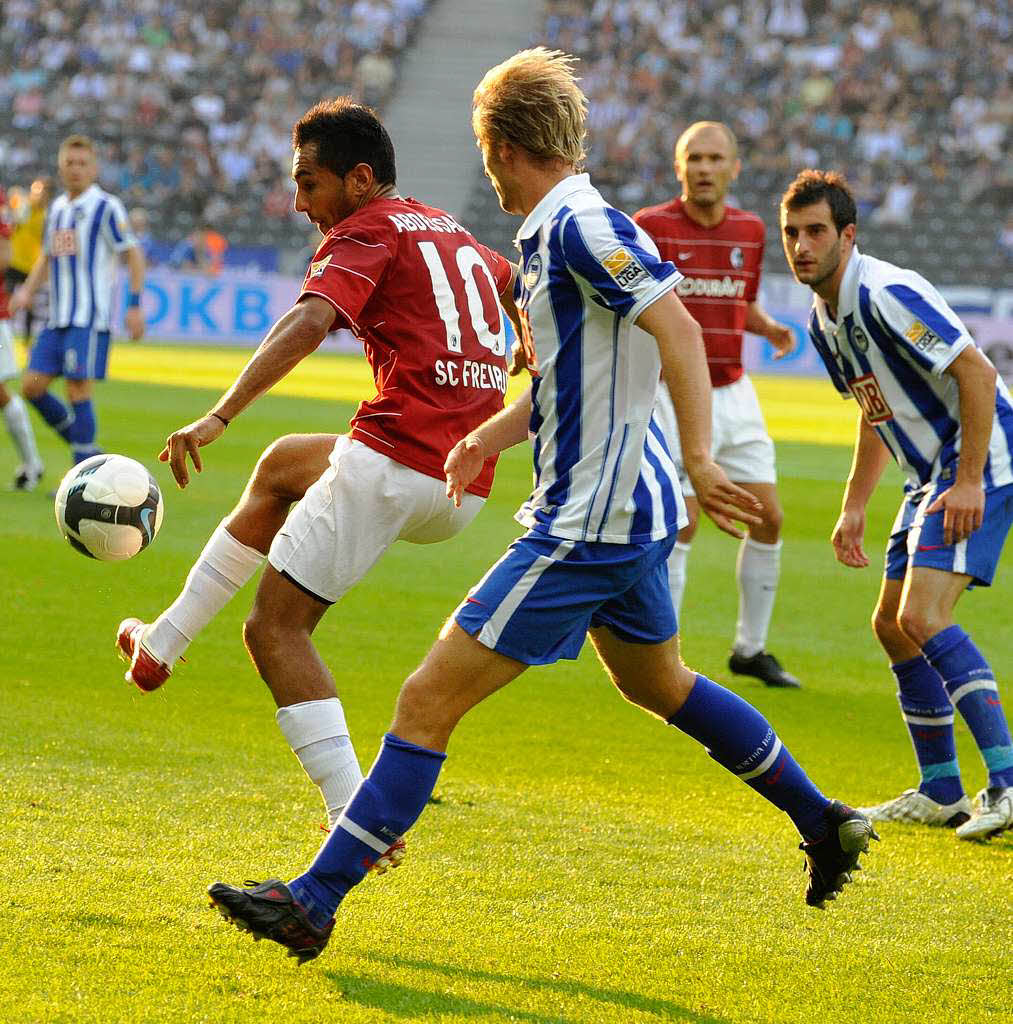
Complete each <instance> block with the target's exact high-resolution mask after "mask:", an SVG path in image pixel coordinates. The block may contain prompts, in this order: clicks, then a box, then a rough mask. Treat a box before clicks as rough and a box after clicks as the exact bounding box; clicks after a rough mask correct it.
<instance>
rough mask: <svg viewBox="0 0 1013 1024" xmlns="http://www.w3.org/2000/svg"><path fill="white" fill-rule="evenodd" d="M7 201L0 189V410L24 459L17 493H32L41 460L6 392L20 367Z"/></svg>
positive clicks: (17, 402) (14, 398)
mask: <svg viewBox="0 0 1013 1024" xmlns="http://www.w3.org/2000/svg"><path fill="white" fill-rule="evenodd" d="M5 209H6V199H5V197H4V194H3V190H2V189H0V409H2V410H3V416H4V423H5V424H6V426H7V432H8V433H9V434H10V435H11V440H12V441H13V442H14V447H15V448H16V449H17V452H18V455H19V456H20V457H21V465H20V466H19V467H18V468H17V470H15V473H14V485H13V486H14V490H17V491H31V490H34V489H35V487H36V486H37V485H38V483H39V479H40V478H41V477H42V469H43V467H42V459H41V458H39V449H38V448H37V447H36V444H35V433H34V432H33V430H32V421H31V420H30V419H29V418H28V407H27V406H26V405H25V403H24V400H23V399H22V398H21V396H20V395H19V394H16V393H12V392H11V391H10V390H9V389H8V388H7V381H11V380H16V379H17V377H18V363H17V359H16V358H15V355H14V337H13V335H12V334H11V327H10V320H9V319H8V316H7V299H8V296H7V289H6V287H5V285H4V280H5V278H6V274H5V273H4V271H5V270H6V269H7V267H8V261H9V260H10V255H11V241H10V237H11V229H10V226H9V224H8V223H7V218H6V216H5Z"/></svg>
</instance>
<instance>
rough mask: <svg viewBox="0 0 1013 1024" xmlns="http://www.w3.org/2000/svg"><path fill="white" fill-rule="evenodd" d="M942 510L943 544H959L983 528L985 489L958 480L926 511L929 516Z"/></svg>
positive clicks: (978, 485)
mask: <svg viewBox="0 0 1013 1024" xmlns="http://www.w3.org/2000/svg"><path fill="white" fill-rule="evenodd" d="M940 510H942V513H943V543H944V544H959V543H960V542H961V541H962V540H967V538H968V537H970V536H971V534H972V533H974V531H975V530H977V529H978V527H979V526H981V523H982V520H983V519H984V517H985V489H984V488H983V487H982V486H981V485H980V484H971V483H967V482H965V481H960V480H958V481H957V482H956V483H955V484H954V485H953V486H952V487H950V488H948V489H947V490H945V491H943V493H942V494H940V495H939V497H938V498H936V500H935V501H934V502H932V504H931V505H929V507H928V508H927V509H926V510H925V514H926V515H927V516H930V515H932V514H933V513H934V512H939V511H940Z"/></svg>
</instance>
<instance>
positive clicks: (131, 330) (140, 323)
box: [126, 306, 144, 341]
mask: <svg viewBox="0 0 1013 1024" xmlns="http://www.w3.org/2000/svg"><path fill="white" fill-rule="evenodd" d="M126 327H127V334H128V335H129V336H130V340H131V341H140V340H141V338H143V337H144V314H143V313H142V312H141V310H140V308H139V307H138V306H131V307H130V309H128V310H127V315H126Z"/></svg>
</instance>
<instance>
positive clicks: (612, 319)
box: [209, 48, 874, 959]
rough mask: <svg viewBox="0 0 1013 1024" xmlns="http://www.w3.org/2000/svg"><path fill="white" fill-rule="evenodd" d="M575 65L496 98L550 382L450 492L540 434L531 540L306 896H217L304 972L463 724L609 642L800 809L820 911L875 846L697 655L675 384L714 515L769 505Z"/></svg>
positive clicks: (675, 711) (767, 790) (700, 490)
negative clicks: (615, 177) (684, 592)
mask: <svg viewBox="0 0 1013 1024" xmlns="http://www.w3.org/2000/svg"><path fill="white" fill-rule="evenodd" d="M572 60H573V59H572V58H570V57H567V56H566V55H564V54H561V53H558V52H549V51H547V50H544V49H541V48H539V49H535V50H528V51H524V52H522V53H519V54H516V55H515V56H514V57H511V58H510V59H509V60H507V61H505V62H504V63H503V64H501V65H499V66H498V67H496V68H493V69H492V70H491V71H490V72H488V74H487V75H486V76H485V78H484V79H483V80H482V82H481V84H480V85H479V87H478V89H477V90H476V92H475V98H474V115H473V124H474V128H475V134H476V137H477V139H478V141H479V145H480V147H481V149H482V155H483V159H484V162H485V168H486V173H487V175H488V177H489V178H490V180H491V181H492V184H493V187H494V188H495V190H496V192H497V194H498V196H499V199H500V205H501V206H502V207H503V209H504V210H506V211H507V212H508V213H513V214H517V215H520V216H524V217H525V220H524V223H523V225H522V227H521V229H520V231H519V233H518V236H517V246H518V248H519V249H520V252H521V266H520V275H519V281H518V285H517V287H516V290H515V298H516V306H517V310H516V311H519V318H518V319H519V324H518V327H519V329H520V333H521V335H522V337H523V339H524V347H525V350H526V356H527V365H528V368H529V370H530V371H531V372H532V374H533V383H532V386H531V389H530V391H529V392H528V393H527V394H526V395H525V396H524V397H523V398H522V399H519V400H518V401H517V402H515V403H514V404H513V405H512V406H510V407H509V408H508V409H505V410H503V411H502V412H501V413H498V414H497V415H496V416H494V417H492V418H491V419H489V420H487V421H486V422H485V423H484V424H482V425H481V426H480V427H479V428H478V429H477V430H475V431H473V432H472V433H471V434H469V435H468V436H467V437H466V438H464V439H462V441H461V442H459V443H458V445H457V446H456V447H455V448H454V449H453V450H452V451H451V453H450V455H449V457H448V459H447V463H446V474H447V494H448V496H450V497H452V498H453V499H454V500H455V501H459V500H460V498H461V494H462V491H463V490H464V488H466V487H467V486H468V484H469V482H470V481H471V480H473V479H475V477H476V476H477V475H478V473H479V472H480V471H481V469H482V466H483V465H484V464H485V461H486V459H487V458H488V457H489V456H490V455H492V454H494V453H496V452H499V451H502V450H504V449H505V448H507V447H510V446H512V445H515V444H518V443H520V442H521V441H523V440H524V439H526V438H527V437H528V435H529V432H530V434H531V435H532V436H533V445H534V465H535V488H534V492H533V494H532V495H531V497H530V498H529V499H528V501H527V502H526V503H525V504H524V506H523V508H522V509H521V511H520V513H519V514H518V518H519V519H520V521H521V522H522V523H523V524H524V525H525V526H527V527H528V530H527V532H526V533H525V534H523V535H522V536H521V537H519V538H518V539H517V540H516V541H515V542H514V543H513V544H512V545H511V546H510V548H509V549H508V551H507V553H506V554H505V555H504V556H503V557H502V558H501V559H500V561H499V562H497V563H496V565H494V566H493V567H492V569H490V570H489V572H488V573H487V574H486V576H485V577H484V579H482V580H481V581H480V582H479V583H478V584H477V585H476V586H475V588H474V589H473V590H472V591H471V593H470V594H469V595H468V596H467V598H465V600H464V601H463V602H462V603H461V605H460V606H459V607H458V609H457V611H456V612H455V613H454V616H453V617H452V618H451V620H450V621H448V622H447V624H446V625H445V627H444V628H443V630H442V632H441V633H440V636H439V639H438V641H437V643H436V644H435V646H434V647H433V648H432V650H431V651H430V652H429V654H428V655H427V656H426V658H425V660H424V662H423V663H422V665H421V666H420V667H419V669H417V670H416V672H414V673H413V674H412V676H411V677H410V678H409V679H408V680H407V682H406V683H405V684H404V687H403V688H402V690H401V693H400V696H399V698H398V703H397V710H396V713H395V717H394V722H393V725H392V726H391V730H390V732H389V733H388V734H387V736H386V737H385V738H384V742H383V746H382V748H381V751H380V754H379V756H378V757H377V759H376V761H375V763H374V764H373V767H372V769H371V771H370V773H369V775H368V777H367V778H366V779H364V780H363V782H362V783H361V785H360V786H359V788H358V789H357V790H356V792H355V794H354V795H353V797H352V799H351V801H350V802H349V803H348V805H347V806H346V808H345V810H344V813H343V814H342V815H341V817H340V818H339V819H338V821H337V822H336V823H335V826H334V828H333V830H332V832H331V834H330V836H329V837H328V839H327V841H326V843H325V844H324V846H323V847H322V848H321V850H320V852H319V853H318V855H317V858H316V860H315V861H314V862H313V864H312V866H311V867H310V869H309V870H308V871H307V872H306V873H305V874H303V875H301V876H300V877H299V878H297V879H295V880H294V881H292V882H291V883H289V884H288V885H286V884H285V883H283V882H281V881H279V880H277V879H272V880H270V881H268V882H264V883H261V884H259V885H258V884H253V885H251V886H250V887H248V888H245V889H240V888H236V887H234V886H229V885H225V884H223V883H220V882H217V883H215V884H214V885H212V886H211V887H210V889H209V893H210V895H211V898H212V900H213V901H214V902H215V903H216V904H217V905H218V906H219V907H220V908H221V909H222V910H223V911H224V912H225V913H226V915H227V916H230V917H233V918H235V919H237V920H238V921H240V922H241V923H242V924H243V926H244V927H245V928H247V929H248V930H249V931H251V932H252V933H253V934H254V935H256V936H263V937H267V938H270V939H273V940H274V941H276V942H279V943H280V944H282V945H284V946H286V947H288V949H289V951H290V952H291V953H292V954H293V955H295V956H298V957H299V958H300V959H309V958H312V957H314V956H316V955H318V954H319V953H320V951H321V950H322V949H323V947H324V946H325V945H326V943H327V940H328V938H329V936H330V932H331V928H332V926H333V916H334V912H335V910H336V909H337V907H338V905H339V903H340V902H341V900H342V899H343V898H344V896H345V895H346V893H347V892H348V890H349V889H350V888H351V887H352V886H354V885H356V884H357V883H358V882H359V881H361V879H362V878H363V877H364V876H365V874H366V872H367V871H368V870H369V867H370V865H372V863H373V862H374V861H375V860H376V859H377V858H378V857H381V856H383V855H384V853H385V852H386V851H387V849H388V848H389V847H390V846H391V844H392V843H394V842H396V841H397V840H398V839H399V838H400V837H401V836H402V835H403V834H404V833H405V832H406V831H407V830H408V828H410V827H411V825H412V824H414V822H415V821H416V819H417V818H418V817H419V815H420V814H421V813H422V811H423V809H424V807H425V805H426V802H427V801H428V799H429V796H430V794H431V793H432V790H433V786H434V785H435V783H436V779H437V776H438V775H439V772H440V768H441V766H442V764H443V761H444V759H445V758H446V756H447V755H446V753H445V751H446V748H447V743H448V741H449V739H450V735H451V733H452V732H453V730H454V728H455V726H456V725H457V723H458V721H459V720H460V719H461V718H462V717H463V715H464V714H466V713H467V712H468V711H469V710H470V709H471V708H472V707H474V706H475V705H476V704H478V703H479V702H480V701H482V700H484V699H485V698H486V697H488V696H489V695H490V694H492V693H494V692H495V691H496V690H498V689H500V688H501V687H503V686H505V685H506V684H507V683H509V682H510V681H511V680H512V679H515V678H516V677H517V676H518V675H520V674H521V672H523V671H524V669H525V668H527V666H528V665H540V664H547V663H550V662H553V661H557V660H558V659H560V658H575V657H576V656H577V653H578V652H579V650H580V648H581V646H582V644H583V642H584V638H585V636H586V635H587V634H588V633H590V635H591V639H592V643H593V644H594V646H595V649H596V651H597V652H598V655H599V657H600V658H601V660H602V662H603V663H604V665H605V667H606V669H607V671H608V672H609V674H610V676H611V677H612V679H613V681H614V682H615V684H616V686H617V687H618V688H619V690H620V691H621V692H622V693H623V694H624V695H625V696H626V697H627V698H628V699H629V700H631V701H633V702H634V703H636V704H639V705H640V706H641V707H643V708H644V709H645V710H647V711H650V712H652V713H653V714H655V715H657V716H658V717H660V718H661V719H663V720H664V721H666V722H668V723H669V724H671V725H674V726H676V727H677V728H678V729H680V730H682V731H683V732H685V733H687V734H688V735H690V736H692V737H693V738H694V739H696V740H698V741H699V742H700V743H702V744H703V745H704V746H705V747H706V748H707V750H708V751H709V753H710V755H711V757H713V758H714V759H715V760H716V761H717V762H718V763H719V764H721V765H723V766H725V767H726V768H727V769H729V770H730V771H731V772H733V773H734V774H735V775H737V776H738V777H739V779H741V780H742V781H743V782H745V783H746V784H747V785H749V786H751V787H752V788H753V789H754V790H755V791H756V792H758V793H760V794H761V795H763V796H764V797H766V798H767V799H768V800H770V801H771V802H772V803H773V804H774V805H775V806H777V807H778V808H780V809H781V810H783V811H785V812H786V813H787V814H788V815H789V817H790V818H791V819H792V821H793V822H794V823H795V825H796V826H797V827H798V829H799V831H800V832H801V834H802V836H803V840H804V843H803V848H804V849H805V851H806V854H807V860H808V863H809V870H810V879H809V886H808V890H807V892H806V900H807V902H808V903H810V904H811V905H816V906H822V905H823V901H824V900H825V899H828V898H833V897H834V896H836V894H837V893H838V892H839V891H840V890H841V888H842V887H843V885H844V884H845V882H847V881H849V880H850V875H849V874H848V872H850V871H851V870H852V869H853V868H854V867H855V866H856V865H857V862H858V857H859V853H860V852H861V851H863V850H865V849H866V848H867V847H868V842H869V838H870V837H871V836H872V835H874V833H873V831H872V826H871V824H870V823H869V821H868V820H867V819H865V818H864V817H862V816H861V815H860V814H858V813H857V812H855V811H853V810H851V808H849V807H845V806H844V805H843V804H841V803H839V802H838V801H831V800H828V799H827V798H826V797H825V796H823V794H822V793H820V791H819V790H818V789H817V788H816V787H815V786H814V785H813V784H812V782H810V781H809V779H808V778H807V777H806V775H805V773H804V772H803V771H802V769H801V768H800V767H799V765H798V764H797V763H796V762H795V760H794V758H792V756H791V754H790V753H789V752H788V750H787V748H785V747H784V746H783V745H782V743H781V741H780V740H779V739H778V737H777V734H776V733H775V732H774V730H773V728H771V726H770V725H769V724H768V722H767V721H766V719H765V718H764V717H763V716H762V715H761V714H760V713H759V712H758V711H756V709H755V708H753V707H751V706H750V705H749V704H747V703H746V702H745V701H744V700H742V699H741V698H740V697H738V696H736V695H735V694H733V693H731V692H730V691H728V690H726V689H725V688H724V687H722V686H719V685H718V684H717V683H714V682H712V681H711V680H709V679H707V678H705V677H704V676H702V675H697V674H696V673H694V672H692V671H691V670H690V669H688V668H687V667H686V666H685V665H684V664H683V663H682V660H681V658H680V656H679V642H678V635H677V627H676V619H675V611H674V608H673V605H672V598H671V593H670V591H669V587H668V568H667V558H668V554H669V552H670V551H671V549H672V544H673V543H674V541H675V536H676V533H677V531H678V530H679V528H680V527H681V526H682V525H684V523H685V513H684V506H683V502H682V498H681V496H680V494H679V485H678V477H677V475H676V472H675V468H674V466H673V464H672V460H671V457H670V454H669V452H668V450H667V448H666V446H665V442H664V439H663V437H662V435H661V433H660V431H659V430H658V427H657V424H656V423H655V422H654V419H653V413H652V411H653V408H654V403H655V398H656V395H657V389H658V382H659V377H660V375H661V373H662V372H663V373H664V376H665V380H666V382H667V384H668V387H669V389H670V391H671V393H672V397H673V402H674V405H675V409H676V415H677V417H678V420H679V429H680V436H681V440H682V453H683V458H684V463H685V466H686V469H687V471H688V473H689V475H690V477H691V479H692V481H693V485H694V487H695V489H696V493H697V497H698V500H699V501H700V505H701V507H702V508H703V509H705V510H706V511H707V512H708V513H709V514H710V515H711V516H712V517H713V518H714V519H715V521H716V522H717V523H718V525H720V526H722V527H723V528H725V529H728V530H731V531H733V532H736V533H737V532H738V531H737V530H736V529H735V527H734V526H733V524H732V521H731V520H732V518H733V517H734V518H738V519H741V520H743V521H747V522H754V521H759V517H758V515H756V504H757V503H756V499H754V498H753V497H752V495H750V494H749V493H748V492H747V491H744V490H742V489H741V488H739V487H737V486H736V485H735V484H732V483H731V482H729V480H728V479H727V477H726V476H725V474H724V472H723V471H722V470H721V469H720V468H719V467H718V466H717V465H716V464H715V463H714V461H713V460H712V458H711V454H710V425H711V414H710V382H709V377H708V372H707V363H706V358H705V355H704V348H703V338H702V334H701V331H700V328H699V326H698V325H697V324H696V321H694V320H693V318H692V317H691V316H690V314H689V313H688V311H687V310H686V308H685V306H683V304H682V302H681V301H680V300H679V298H678V297H677V295H676V294H675V292H674V290H673V289H674V286H675V284H676V283H677V282H678V280H679V278H680V275H679V272H678V271H677V270H676V269H675V267H674V266H673V265H672V264H671V263H668V262H665V261H662V260H661V259H660V258H659V256H658V252H657V249H656V247H655V246H654V243H653V242H651V240H650V239H649V238H648V236H647V235H646V234H644V233H643V232H642V231H641V230H640V229H639V228H638V227H637V226H636V225H635V224H634V223H633V221H632V220H631V219H630V218H629V217H627V216H626V215H625V214H623V213H620V212H619V211H618V210H615V209H613V208H612V207H610V206H609V205H608V204H607V203H605V201H604V200H603V199H602V197H601V195H600V194H599V193H598V192H597V191H596V190H595V189H594V188H593V187H592V186H591V185H590V183H589V181H588V179H587V176H586V175H583V174H580V173H578V171H579V168H580V164H581V162H582V160H583V156H584V150H583V140H584V119H585V113H586V101H585V99H584V96H583V94H582V93H581V91H580V89H579V88H578V87H577V84H576V80H575V79H574V77H573V71H572ZM512 305H513V303H510V302H508V303H507V306H508V307H509V306H512ZM634 325H636V326H637V327H639V328H643V330H636V329H635V328H634ZM740 535H741V534H740Z"/></svg>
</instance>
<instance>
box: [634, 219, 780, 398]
mask: <svg viewBox="0 0 1013 1024" xmlns="http://www.w3.org/2000/svg"><path fill="white" fill-rule="evenodd" d="M633 219H634V220H635V221H636V222H637V223H638V224H639V225H640V226H641V227H642V228H643V229H644V231H646V232H647V233H648V234H649V235H650V236H651V238H653V239H654V242H655V244H656V245H657V246H658V249H659V251H660V252H661V255H662V258H663V259H666V260H671V261H672V262H673V263H674V264H675V265H676V266H677V267H678V268H679V269H680V270H681V271H682V273H683V274H684V275H685V276H684V277H683V279H682V280H681V281H680V282H679V283H678V284H677V285H676V287H675V291H676V294H677V295H678V296H679V298H680V299H682V301H683V302H684V303H685V304H686V308H687V309H688V310H689V311H690V313H691V314H692V315H693V319H695V320H696V322H697V323H698V324H699V325H700V327H701V328H702V329H703V340H704V346H705V347H706V349H707V366H708V368H709V369H710V375H711V384H712V385H713V386H714V387H716V388H720V387H725V386H726V385H728V384H734V383H735V381H737V380H738V379H739V378H740V377H741V376H742V373H743V370H742V332H743V330H744V329H745V326H746V306H747V305H748V304H749V303H750V302H753V301H754V300H755V299H756V293H757V290H758V289H759V287H760V268H761V266H762V265H763V245H764V239H765V230H764V227H763V221H762V220H760V218H759V217H757V216H756V214H753V213H747V212H746V211H745V210H737V209H736V208H735V207H734V206H726V207H725V216H724V219H723V220H722V221H721V223H720V224H716V225H715V226H714V227H712V228H705V227H703V226H702V225H701V224H698V223H697V222H696V221H695V220H693V219H692V217H690V216H689V214H687V213H686V211H685V210H684V209H683V207H682V200H681V199H673V200H672V201H671V202H668V203H661V204H660V205H658V206H648V207H647V208H645V209H643V210H640V211H639V212H637V213H635V214H634V215H633Z"/></svg>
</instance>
